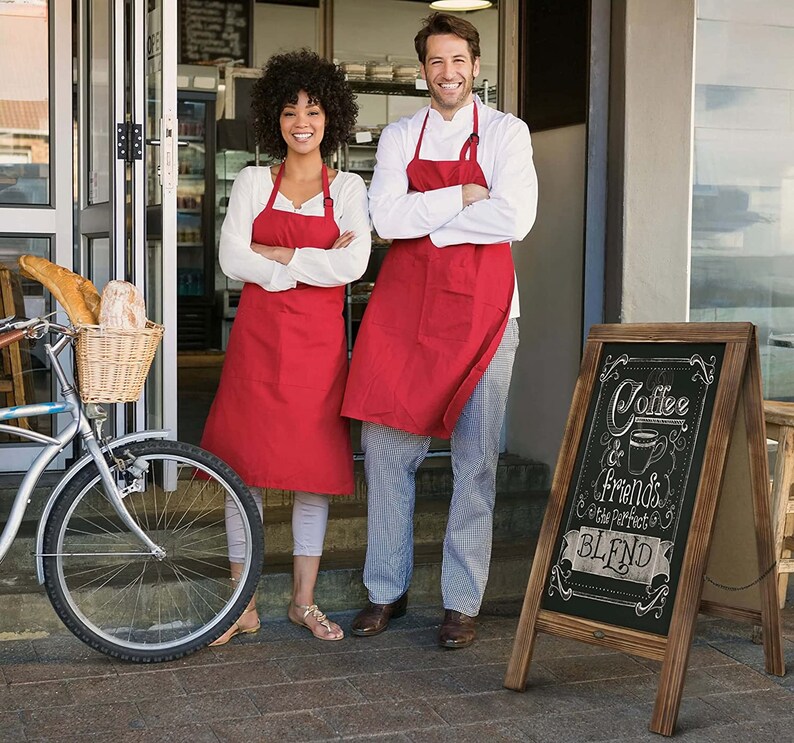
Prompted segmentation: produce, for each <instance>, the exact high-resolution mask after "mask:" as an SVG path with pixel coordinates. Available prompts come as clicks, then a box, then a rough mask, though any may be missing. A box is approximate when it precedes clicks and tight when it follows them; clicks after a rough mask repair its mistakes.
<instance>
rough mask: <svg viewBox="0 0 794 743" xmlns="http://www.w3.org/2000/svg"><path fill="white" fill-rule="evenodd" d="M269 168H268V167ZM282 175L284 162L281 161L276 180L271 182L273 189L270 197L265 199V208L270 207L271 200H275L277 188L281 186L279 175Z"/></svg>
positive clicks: (271, 205)
mask: <svg viewBox="0 0 794 743" xmlns="http://www.w3.org/2000/svg"><path fill="white" fill-rule="evenodd" d="M268 170H270V168H268ZM283 175H284V163H283V162H282V163H281V165H279V167H278V173H276V182H275V183H274V184H273V189H272V190H271V192H270V198H269V199H268V200H267V206H266V207H265V209H272V208H273V202H274V201H275V200H276V195H277V194H278V189H279V187H280V186H281V176H283Z"/></svg>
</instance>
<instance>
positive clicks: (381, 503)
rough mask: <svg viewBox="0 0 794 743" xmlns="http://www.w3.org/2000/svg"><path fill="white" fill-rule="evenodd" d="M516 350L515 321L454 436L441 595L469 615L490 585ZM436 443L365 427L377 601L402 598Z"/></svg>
mask: <svg viewBox="0 0 794 743" xmlns="http://www.w3.org/2000/svg"><path fill="white" fill-rule="evenodd" d="M517 348H518V323H517V322H516V320H515V319H512V320H509V321H508V324H507V327H506V328H505V333H504V336H503V338H502V341H501V343H500V344H499V347H498V348H497V350H496V353H495V354H494V357H493V359H492V360H491V363H490V364H489V365H488V368H487V369H486V370H485V374H483V376H482V379H480V381H479V383H478V384H477V387H476V388H475V389H474V392H473V393H472V396H471V397H470V398H469V400H468V402H467V403H466V405H465V407H464V408H463V412H462V413H461V416H460V418H459V419H458V422H457V424H456V425H455V428H454V430H453V432H452V439H451V449H452V472H453V481H454V485H453V490H452V500H451V502H450V506H449V520H448V522H447V531H446V534H445V537H444V556H443V562H442V566H441V594H442V598H443V601H444V608H445V609H453V610H454V611H460V612H463V613H464V614H468V615H469V616H476V615H477V614H479V612H480V604H481V603H482V597H483V594H484V592H485V584H486V583H487V582H488V568H489V566H490V561H491V541H492V538H493V508H494V502H495V500H496V466H497V462H498V459H499V436H500V433H501V429H502V420H503V418H504V412H505V406H506V404H507V391H508V388H509V386H510V376H511V374H512V371H513V360H514V358H515V353H516V349H517ZM430 440H431V439H430V437H429V436H417V435H415V434H412V433H406V432H405V431H399V430H397V429H394V428H389V427H387V426H381V425H378V424H376V423H367V422H365V423H364V425H363V427H362V431H361V444H362V447H363V449H364V455H365V456H364V465H365V470H366V476H367V488H368V495H367V509H368V517H367V521H368V524H367V526H368V536H367V557H366V561H365V564H364V584H365V585H366V587H367V590H368V591H369V598H370V601H372V602H374V603H377V604H388V603H391V602H392V601H396V600H397V599H398V598H399V597H400V596H402V594H403V593H405V592H406V591H407V590H408V586H409V584H410V582H411V575H412V573H413V514H414V501H415V499H416V477H415V476H416V470H417V469H418V468H419V465H420V464H421V463H422V461H423V460H424V458H425V457H426V456H427V452H428V449H429V448H430Z"/></svg>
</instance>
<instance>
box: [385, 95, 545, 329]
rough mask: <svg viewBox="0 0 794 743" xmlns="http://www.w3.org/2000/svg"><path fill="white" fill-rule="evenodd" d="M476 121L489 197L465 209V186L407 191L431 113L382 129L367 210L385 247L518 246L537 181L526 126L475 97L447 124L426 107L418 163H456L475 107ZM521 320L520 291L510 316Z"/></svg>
mask: <svg viewBox="0 0 794 743" xmlns="http://www.w3.org/2000/svg"><path fill="white" fill-rule="evenodd" d="M475 105H476V106H477V114H478V118H479V137H480V141H479V144H478V147H477V161H478V162H479V164H480V167H481V168H482V172H483V175H484V176H485V181H486V183H487V184H488V188H489V190H490V195H491V198H490V199H487V200H483V201H478V202H476V203H474V204H471V205H469V206H467V207H466V208H465V209H464V208H463V196H462V191H463V187H462V186H448V187H447V188H439V189H436V190H434V191H426V192H424V193H420V192H416V191H409V190H408V175H407V173H406V168H407V167H408V163H410V162H411V160H413V157H414V153H415V152H416V143H417V141H418V140H419V135H420V133H421V131H422V124H423V123H424V120H425V114H427V111H428V106H425V107H424V108H422V109H421V110H419V111H417V113H415V114H414V115H413V116H408V117H405V118H403V119H400V120H399V121H397V122H395V123H394V124H390V125H389V126H387V127H386V128H385V129H384V130H383V133H382V134H381V137H380V143H379V144H378V150H377V156H376V157H377V164H376V166H375V172H374V174H373V177H372V185H371V186H370V189H369V208H370V214H371V215H372V222H373V224H374V226H375V230H376V231H377V233H378V234H379V235H380V236H381V237H382V238H383V239H385V240H394V239H398V238H403V239H408V238H415V237H423V236H425V235H428V236H429V237H430V240H431V241H432V242H433V244H434V245H435V246H436V247H438V248H445V247H447V246H454V245H459V244H461V243H474V244H477V245H488V244H491V243H501V242H512V241H513V240H523V239H524V238H525V237H526V236H527V234H528V233H529V230H530V228H531V227H532V225H533V223H534V222H535V214H536V212H537V204H538V179H537V176H536V174H535V167H534V165H533V164H532V142H531V139H530V136H529V129H528V128H527V125H526V124H525V123H524V122H523V121H521V119H517V118H516V117H515V116H512V115H511V114H505V113H502V112H501V111H496V110H495V109H492V108H489V107H488V106H486V105H484V104H483V102H482V101H481V100H480V99H479V97H478V96H474V102H473V103H471V104H469V105H468V106H464V107H463V108H461V109H460V110H459V111H457V112H456V113H455V116H454V117H453V119H452V120H451V121H446V120H444V118H443V117H442V116H441V114H440V113H439V112H438V111H436V110H435V109H433V108H430V115H429V116H428V119H427V127H426V129H425V135H424V138H423V139H422V149H421V151H420V152H419V157H420V158H421V159H423V160H458V159H460V150H461V148H462V147H463V145H464V143H465V142H466V138H467V137H468V136H469V135H470V134H471V132H472V126H473V118H474V106H475ZM519 314H520V310H519V303H518V284H516V287H515V289H514V291H513V302H512V305H511V307H510V317H518V316H519Z"/></svg>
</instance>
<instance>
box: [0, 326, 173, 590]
mask: <svg viewBox="0 0 794 743" xmlns="http://www.w3.org/2000/svg"><path fill="white" fill-rule="evenodd" d="M56 327H57V326H56ZM69 343H70V338H69V337H68V336H66V335H63V336H62V337H61V338H59V339H58V341H56V342H55V343H54V344H49V343H46V344H45V345H44V349H45V352H46V353H47V356H48V357H49V359H50V362H51V365H52V370H53V371H54V372H55V375H56V377H57V379H58V384H59V386H60V388H61V392H62V394H63V397H64V399H63V401H59V402H45V403H34V404H31V405H17V406H14V407H10V408H0V421H8V420H16V419H18V418H27V417H32V416H38V415H56V414H58V413H69V414H71V416H72V420H71V421H70V423H69V424H68V425H67V426H66V427H65V428H64V430H63V431H61V432H60V433H59V434H58V435H56V436H47V435H45V434H42V433H38V432H37V431H30V430H27V429H24V428H20V427H17V426H9V425H6V424H4V423H0V432H3V433H11V434H13V435H15V436H20V437H22V438H25V439H28V440H29V441H32V442H34V443H37V444H41V445H42V446H43V447H44V448H43V449H42V451H41V453H39V454H38V455H37V456H36V458H35V459H34V460H33V463H32V464H31V466H30V469H29V470H28V471H27V472H26V473H25V476H24V477H23V479H22V482H21V483H20V485H19V489H18V490H17V494H16V496H15V498H14V502H13V504H12V506H11V510H10V512H9V515H8V521H7V523H6V525H5V527H4V528H3V531H2V532H0V562H2V561H3V559H4V558H5V556H6V555H7V554H8V551H9V550H10V549H11V544H12V543H13V541H14V539H15V538H16V536H17V534H18V533H19V528H20V526H21V525H22V519H23V517H24V515H25V511H26V510H27V506H28V503H30V499H31V496H32V494H33V491H34V489H35V487H36V485H37V483H38V481H39V479H40V478H41V475H42V474H43V472H44V470H46V468H47V466H48V465H49V464H50V462H52V460H53V459H54V458H55V457H56V456H57V455H58V454H59V453H60V452H61V451H63V449H64V448H65V447H66V446H67V445H68V444H69V443H70V442H71V441H72V440H74V439H75V438H76V437H77V436H80V438H81V439H82V441H83V445H84V446H85V448H86V449H87V452H88V453H87V454H85V455H84V456H83V457H82V458H81V459H80V460H78V462H76V463H75V464H74V465H73V466H72V467H70V468H69V469H68V470H67V471H66V473H64V476H63V477H62V478H61V479H60V480H59V482H58V483H57V485H56V487H55V489H54V490H53V492H52V494H51V495H50V497H49V500H48V501H47V504H46V506H45V509H44V513H43V514H42V517H41V520H40V522H39V526H38V532H37V537H36V572H37V576H38V579H39V583H41V582H43V556H42V549H41V547H42V543H43V539H44V525H45V523H46V520H47V516H48V515H49V513H50V511H51V510H52V506H53V503H54V501H55V498H56V497H57V495H58V494H60V493H61V492H62V491H63V489H64V487H66V485H67V484H68V483H69V481H71V480H72V479H73V478H74V477H75V475H77V474H78V473H79V472H80V470H82V469H83V468H84V467H85V466H86V465H88V464H89V463H90V462H95V463H96V466H97V469H98V470H99V474H100V476H101V478H102V483H103V486H104V490H105V494H106V496H107V498H108V500H109V501H110V503H111V504H112V505H113V507H114V509H115V510H116V513H117V514H118V516H119V518H121V520H122V521H123V522H124V524H125V525H126V526H127V528H129V529H130V531H131V532H132V533H133V534H134V535H135V536H136V537H137V538H138V539H140V541H141V542H142V543H143V544H144V545H145V546H146V547H147V548H148V549H149V551H150V552H151V554H152V556H153V557H155V558H156V559H163V557H165V551H164V550H163V549H162V548H161V547H160V546H159V545H157V544H155V543H154V542H153V541H152V540H151V539H150V538H149V537H148V536H147V535H146V533H145V532H144V531H143V530H142V529H141V528H140V526H138V524H137V522H136V521H135V520H134V519H133V518H132V517H131V516H130V514H129V512H128V511H127V509H126V507H125V506H124V503H123V495H122V494H121V493H120V492H119V489H118V487H117V485H116V482H115V479H114V477H113V475H112V473H111V472H110V468H109V466H108V463H107V462H106V460H105V457H104V452H106V451H107V450H108V449H110V448H111V447H112V446H115V445H116V444H123V443H129V442H130V441H136V440H139V439H145V438H166V437H167V436H168V432H167V431H143V432H140V433H136V434H130V435H129V436H124V437H120V438H119V439H116V440H114V441H112V442H110V443H109V444H106V445H104V446H100V444H99V442H98V441H97V438H96V436H95V435H94V431H93V429H92V426H91V423H90V422H89V419H88V418H87V416H86V414H85V411H84V410H83V406H82V403H81V401H80V398H79V397H78V395H77V391H76V389H75V387H74V385H73V384H72V383H71V382H70V381H69V379H68V378H67V377H66V374H65V372H64V370H63V367H62V366H61V364H60V362H59V361H58V355H59V354H60V353H61V352H62V351H63V350H64V348H66V346H68V345H69Z"/></svg>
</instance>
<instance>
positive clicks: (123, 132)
mask: <svg viewBox="0 0 794 743" xmlns="http://www.w3.org/2000/svg"><path fill="white" fill-rule="evenodd" d="M116 159H117V160H124V161H126V162H128V163H131V162H132V161H133V160H142V159H143V127H142V126H141V125H140V124H133V123H132V122H131V121H127V122H125V123H123V124H116Z"/></svg>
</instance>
